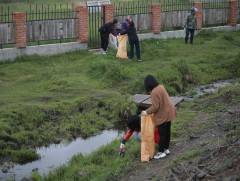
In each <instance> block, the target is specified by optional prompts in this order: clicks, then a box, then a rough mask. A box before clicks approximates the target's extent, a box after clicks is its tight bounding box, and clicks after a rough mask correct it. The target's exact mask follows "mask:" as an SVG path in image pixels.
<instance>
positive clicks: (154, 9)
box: [150, 4, 161, 34]
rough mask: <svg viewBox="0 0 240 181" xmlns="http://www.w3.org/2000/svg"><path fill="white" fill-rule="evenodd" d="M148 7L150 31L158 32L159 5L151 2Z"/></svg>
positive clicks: (159, 19)
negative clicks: (149, 11)
mask: <svg viewBox="0 0 240 181" xmlns="http://www.w3.org/2000/svg"><path fill="white" fill-rule="evenodd" d="M150 9H151V12H152V28H151V29H152V32H153V33H154V34H158V33H160V32H161V5H160V4H151V5H150Z"/></svg>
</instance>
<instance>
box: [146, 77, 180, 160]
mask: <svg viewBox="0 0 240 181" xmlns="http://www.w3.org/2000/svg"><path fill="white" fill-rule="evenodd" d="M144 87H145V89H146V91H147V92H151V101H152V105H151V107H149V108H148V109H146V110H145V111H143V112H142V114H143V115H147V114H153V116H154V119H155V124H156V126H157V127H158V134H159V136H160V141H159V143H158V153H157V154H156V155H155V156H154V158H155V159H159V158H164V157H165V156H166V155H168V154H170V151H169V144H170V136H171V121H172V120H174V119H175V118H176V108H175V105H174V103H173V102H172V100H171V98H170V97H169V95H168V92H167V91H166V89H165V88H164V86H163V85H160V84H159V83H158V82H157V80H156V79H155V78H154V77H153V76H152V75H148V76H147V77H145V80H144Z"/></svg>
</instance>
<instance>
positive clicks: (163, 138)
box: [154, 123, 166, 159]
mask: <svg viewBox="0 0 240 181" xmlns="http://www.w3.org/2000/svg"><path fill="white" fill-rule="evenodd" d="M158 134H159V137H160V141H159V143H158V153H157V154H156V155H155V156H154V159H160V158H164V157H165V156H166V153H164V148H165V147H166V146H165V145H166V123H163V124H160V125H158Z"/></svg>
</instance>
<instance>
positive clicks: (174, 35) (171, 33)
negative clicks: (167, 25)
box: [138, 24, 240, 40]
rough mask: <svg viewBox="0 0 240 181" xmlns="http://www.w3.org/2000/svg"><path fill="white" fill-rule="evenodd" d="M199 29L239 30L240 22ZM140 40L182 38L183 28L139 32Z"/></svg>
mask: <svg viewBox="0 0 240 181" xmlns="http://www.w3.org/2000/svg"><path fill="white" fill-rule="evenodd" d="M201 30H213V31H234V30H236V31H239V30H240V24H237V25H236V26H228V25H227V26H217V27H209V28H202V29H201ZM201 30H197V31H196V33H195V35H197V34H198V33H199V32H200V31H201ZM138 37H139V39H140V40H144V39H150V38H155V39H168V38H184V37H185V31H184V30H177V31H163V32H161V33H159V34H154V33H145V34H139V35H138Z"/></svg>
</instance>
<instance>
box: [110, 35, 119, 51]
mask: <svg viewBox="0 0 240 181" xmlns="http://www.w3.org/2000/svg"><path fill="white" fill-rule="evenodd" d="M108 47H109V48H112V49H117V48H118V46H117V37H116V36H114V35H113V34H112V33H110V34H109V37H108Z"/></svg>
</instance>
